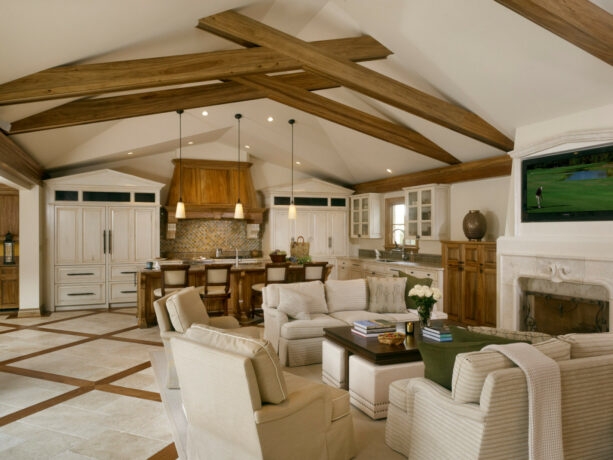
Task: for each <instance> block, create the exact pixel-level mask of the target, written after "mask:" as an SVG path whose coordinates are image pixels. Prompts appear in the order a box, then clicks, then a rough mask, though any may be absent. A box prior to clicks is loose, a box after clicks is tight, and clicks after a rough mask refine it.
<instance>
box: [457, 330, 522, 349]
mask: <svg viewBox="0 0 613 460" xmlns="http://www.w3.org/2000/svg"><path fill="white" fill-rule="evenodd" d="M449 329H450V330H451V336H452V337H453V341H454V342H487V343H488V344H490V343H491V344H499V345H500V344H505V343H516V342H524V343H530V340H517V339H512V338H507V337H501V336H498V335H491V334H481V333H479V332H473V331H469V330H468V329H464V328H463V327H459V326H449Z"/></svg>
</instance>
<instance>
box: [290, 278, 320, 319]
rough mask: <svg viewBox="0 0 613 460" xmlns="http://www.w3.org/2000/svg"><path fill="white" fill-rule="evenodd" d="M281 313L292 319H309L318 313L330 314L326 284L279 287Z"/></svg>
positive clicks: (313, 283) (308, 283) (295, 284)
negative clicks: (325, 289)
mask: <svg viewBox="0 0 613 460" xmlns="http://www.w3.org/2000/svg"><path fill="white" fill-rule="evenodd" d="M278 289H279V306H278V309H279V311H282V312H283V313H285V314H286V315H287V316H289V317H290V318H296V319H305V320H306V319H309V317H310V315H312V314H316V313H328V307H327V305H326V294H325V291H324V283H322V282H321V281H309V282H306V283H291V284H283V285H280V286H279V288H278Z"/></svg>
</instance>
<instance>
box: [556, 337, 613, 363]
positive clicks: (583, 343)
mask: <svg viewBox="0 0 613 460" xmlns="http://www.w3.org/2000/svg"><path fill="white" fill-rule="evenodd" d="M558 338H559V339H560V340H564V341H565V342H567V343H569V344H570V355H571V358H572V359H576V358H591V357H593V356H601V355H610V354H613V333H610V332H603V333H593V334H566V335H562V336H560V337H558Z"/></svg>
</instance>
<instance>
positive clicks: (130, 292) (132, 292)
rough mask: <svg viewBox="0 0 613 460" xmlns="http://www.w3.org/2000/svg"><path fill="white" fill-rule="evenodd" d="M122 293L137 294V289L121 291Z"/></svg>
mask: <svg viewBox="0 0 613 460" xmlns="http://www.w3.org/2000/svg"><path fill="white" fill-rule="evenodd" d="M119 292H120V293H121V294H136V291H119Z"/></svg>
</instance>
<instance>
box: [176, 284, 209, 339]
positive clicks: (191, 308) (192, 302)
mask: <svg viewBox="0 0 613 460" xmlns="http://www.w3.org/2000/svg"><path fill="white" fill-rule="evenodd" d="M166 310H168V316H169V318H170V323H171V324H172V327H173V328H174V330H175V331H177V332H180V333H182V334H183V333H184V332H185V331H187V329H189V327H190V326H191V325H192V324H194V323H199V324H208V323H209V314H208V313H207V311H206V307H205V306H204V303H202V299H200V293H199V292H198V289H196V288H195V287H187V288H183V289H181V290H180V291H178V292H177V293H176V294H173V295H171V296H170V297H169V298H168V299H167V300H166Z"/></svg>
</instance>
